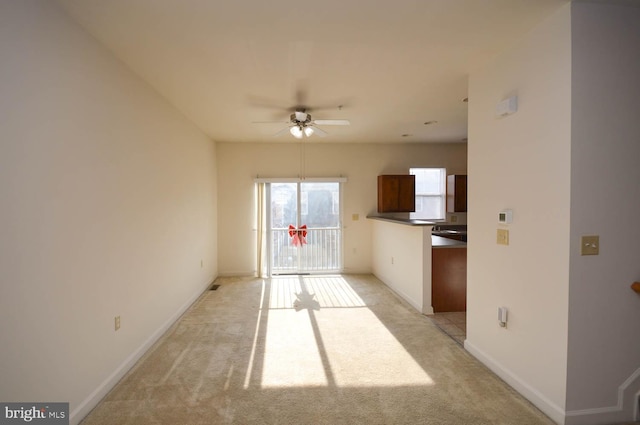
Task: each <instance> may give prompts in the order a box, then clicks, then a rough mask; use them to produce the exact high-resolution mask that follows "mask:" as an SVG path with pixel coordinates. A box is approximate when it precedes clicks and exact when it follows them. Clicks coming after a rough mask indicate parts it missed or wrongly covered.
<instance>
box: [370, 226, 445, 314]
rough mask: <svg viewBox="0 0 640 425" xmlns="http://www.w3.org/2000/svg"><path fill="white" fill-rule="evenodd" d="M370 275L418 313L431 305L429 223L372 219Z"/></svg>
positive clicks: (424, 311) (430, 308) (427, 312)
mask: <svg viewBox="0 0 640 425" xmlns="http://www.w3.org/2000/svg"><path fill="white" fill-rule="evenodd" d="M371 226H372V229H371V235H372V236H371V250H372V252H373V255H372V269H373V274H374V275H375V276H376V277H377V278H378V279H380V280H381V281H383V282H384V283H385V284H386V285H387V286H389V287H390V288H391V289H393V291H394V292H396V293H397V294H398V295H400V296H401V297H402V298H403V299H404V300H405V301H407V302H408V303H409V304H411V305H412V306H413V307H414V308H415V309H416V310H418V311H419V312H420V313H425V314H433V307H432V305H431V226H407V225H404V224H397V223H392V222H388V221H380V220H371Z"/></svg>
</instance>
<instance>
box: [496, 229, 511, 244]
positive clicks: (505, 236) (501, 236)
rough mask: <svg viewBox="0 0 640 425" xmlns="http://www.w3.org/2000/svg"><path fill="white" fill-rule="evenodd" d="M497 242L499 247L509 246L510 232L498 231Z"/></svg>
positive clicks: (505, 230)
mask: <svg viewBox="0 0 640 425" xmlns="http://www.w3.org/2000/svg"><path fill="white" fill-rule="evenodd" d="M496 242H497V243H498V245H509V231H508V230H507V229H498V235H497V241H496Z"/></svg>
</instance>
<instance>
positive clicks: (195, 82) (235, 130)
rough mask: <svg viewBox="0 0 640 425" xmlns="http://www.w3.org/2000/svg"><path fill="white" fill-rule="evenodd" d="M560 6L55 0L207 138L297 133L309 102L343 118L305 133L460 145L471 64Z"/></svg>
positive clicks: (523, 2)
mask: <svg viewBox="0 0 640 425" xmlns="http://www.w3.org/2000/svg"><path fill="white" fill-rule="evenodd" d="M568 1H569V0H393V1H391V0H323V1H320V2H311V1H308V0H298V1H291V0H269V1H264V0H235V1H230V0H229V1H222V0H109V1H104V0H59V3H60V4H62V6H63V7H64V8H65V9H66V10H67V11H68V12H69V14H70V15H71V16H72V17H73V18H74V19H75V20H76V21H78V22H79V23H80V24H81V25H82V26H84V27H85V28H86V29H87V30H88V31H89V32H90V33H92V34H93V35H94V36H95V37H96V38H97V39H99V40H100V41H101V42H102V43H103V44H104V45H106V46H107V47H108V48H109V49H110V50H111V51H112V52H113V53H114V54H115V55H116V56H117V57H118V58H119V59H121V60H122V61H123V62H124V63H126V64H127V65H128V66H129V67H130V68H131V69H133V70H134V72H136V73H137V74H138V75H140V76H141V77H142V78H143V79H144V80H146V81H147V82H148V83H149V84H150V85H152V86H153V87H154V88H155V89H156V90H157V91H158V92H159V93H161V94H162V95H163V96H164V97H165V98H166V99H167V100H168V101H169V102H170V103H172V104H173V105H174V106H175V107H176V108H178V109H179V110H180V111H181V112H182V113H184V114H185V115H186V116H187V117H189V118H190V119H191V120H192V121H193V122H194V123H195V124H196V125H197V126H198V127H199V128H200V129H202V130H203V131H204V132H205V133H206V134H208V135H209V136H210V137H211V139H213V140H215V141H218V142H279V141H280V142H290V141H294V140H295V139H294V138H293V137H292V136H291V135H290V134H289V133H288V132H285V133H283V134H282V135H280V136H278V137H274V134H275V133H277V132H278V131H279V130H280V129H282V128H285V127H286V121H287V120H288V116H289V114H290V113H291V112H292V110H293V109H294V108H295V107H296V106H306V107H307V111H308V112H310V113H311V115H312V117H313V118H314V119H348V120H350V122H351V125H350V126H348V127H347V126H331V127H329V126H326V127H321V128H322V129H323V130H325V131H326V132H328V133H329V135H328V136H327V137H324V138H319V137H317V136H312V137H311V138H310V139H309V141H310V142H322V143H331V142H338V143H339V142H372V143H394V142H460V141H463V140H466V137H467V103H464V102H463V101H462V99H463V98H466V97H467V77H468V75H469V72H470V70H472V69H473V68H475V67H478V66H481V65H482V63H483V62H484V61H486V60H488V59H490V58H492V57H494V56H495V55H497V54H499V53H500V51H502V50H503V49H504V48H506V47H508V46H509V45H511V44H513V43H515V42H517V40H518V39H519V38H520V37H521V36H522V35H524V34H525V33H526V32H528V31H529V30H531V29H532V28H533V27H534V26H535V25H536V24H537V23H538V22H540V21H541V20H542V19H544V18H545V17H546V16H548V15H549V14H551V13H552V12H553V11H554V10H556V9H557V8H559V7H560V6H562V5H563V4H566V3H567V2H568ZM256 121H278V122H276V123H255V122H256ZM429 121H437V122H436V123H432V124H429V125H425V124H424V123H425V122H429Z"/></svg>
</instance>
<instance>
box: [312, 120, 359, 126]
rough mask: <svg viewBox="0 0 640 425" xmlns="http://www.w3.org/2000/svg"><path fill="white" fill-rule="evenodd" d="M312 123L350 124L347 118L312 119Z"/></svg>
mask: <svg viewBox="0 0 640 425" xmlns="http://www.w3.org/2000/svg"><path fill="white" fill-rule="evenodd" d="M313 123H314V124H319V125H351V123H350V122H349V120H314V121H313Z"/></svg>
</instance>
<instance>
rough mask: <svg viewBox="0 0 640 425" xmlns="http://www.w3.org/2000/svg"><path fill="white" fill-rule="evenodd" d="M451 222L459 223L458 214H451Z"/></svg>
mask: <svg viewBox="0 0 640 425" xmlns="http://www.w3.org/2000/svg"><path fill="white" fill-rule="evenodd" d="M451 222H452V223H457V222H458V216H457V215H452V216H451Z"/></svg>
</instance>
